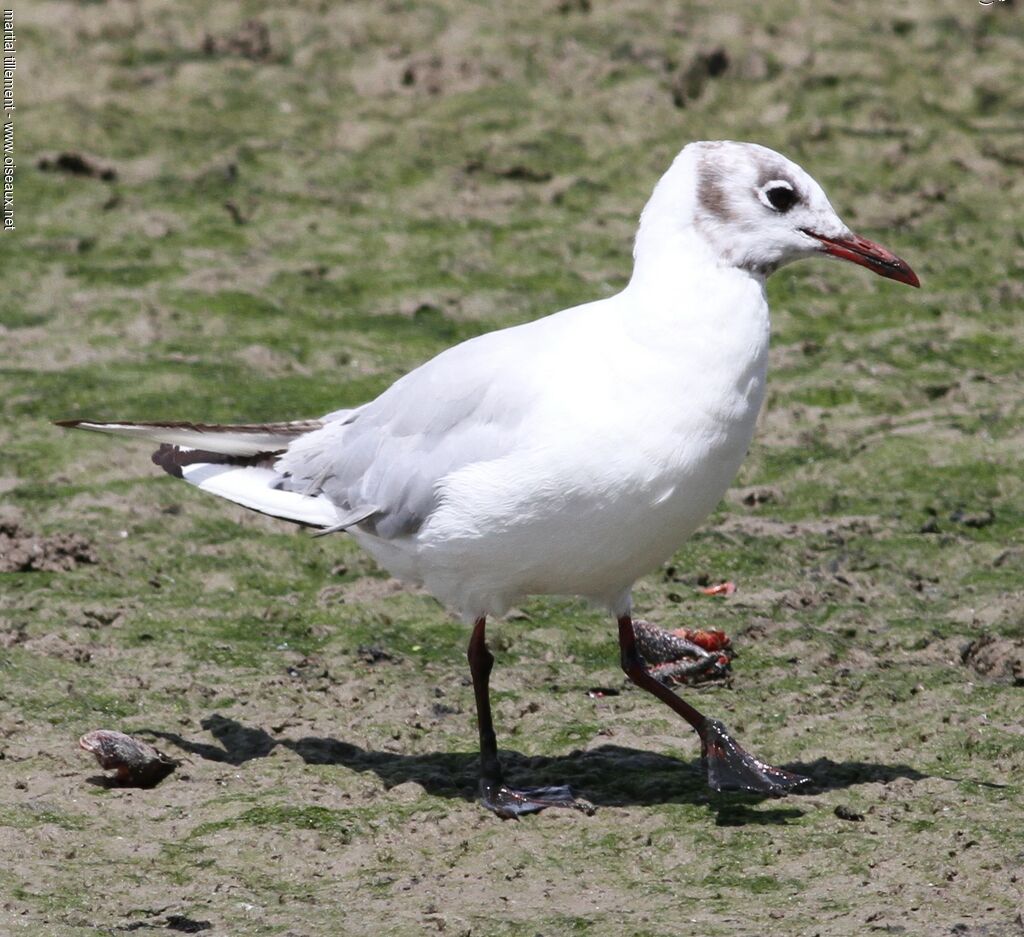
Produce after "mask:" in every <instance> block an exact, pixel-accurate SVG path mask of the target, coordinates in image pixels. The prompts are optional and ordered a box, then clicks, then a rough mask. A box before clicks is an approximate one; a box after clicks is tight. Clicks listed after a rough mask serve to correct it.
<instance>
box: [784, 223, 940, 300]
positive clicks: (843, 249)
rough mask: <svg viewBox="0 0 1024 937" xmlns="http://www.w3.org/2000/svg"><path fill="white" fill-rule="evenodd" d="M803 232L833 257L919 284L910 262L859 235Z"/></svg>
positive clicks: (903, 280) (883, 274)
mask: <svg viewBox="0 0 1024 937" xmlns="http://www.w3.org/2000/svg"><path fill="white" fill-rule="evenodd" d="M804 234H809V235H810V236H811V237H812V238H816V239H817V240H819V241H821V243H822V245H824V250H825V253H826V254H831V255H832V256H833V257H840V258H842V259H843V260H852V261H853V262H854V263H855V264H860V265H861V266H862V267H867V268H868V270H873V271H874V272H875V273H877V274H878V275H879V276H880V277H888V279H890V280H899V282H900V283H906V284H907V285H908V286H920V285H921V281H920V280H918V278H917V274H916V273H914V271H913V270H911V269H910V264H908V263H907V262H906V261H905V260H901V259H900V258H899V257H897V256H896V255H895V254H894V253H892V252H891V251H888V250H886V249H885V248H884V247H882V245H881V244H876V243H875V242H874V241H869V240H868V239H867V238H862V237H860V235H857V234H851V235H850V236H849V237H845V238H830V237H825V235H823V234H816V233H815V232H814V231H808V230H807V229H806V228H804Z"/></svg>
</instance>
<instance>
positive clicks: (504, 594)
mask: <svg viewBox="0 0 1024 937" xmlns="http://www.w3.org/2000/svg"><path fill="white" fill-rule="evenodd" d="M821 254H826V255H830V256H833V257H839V258H842V259H844V260H850V261H853V262H854V263H857V264H860V265H862V266H864V267H867V268H868V269H869V270H873V271H874V272H875V273H878V274H880V275H881V276H884V277H889V278H890V279H893V280H898V281H900V282H901V283H907V284H910V285H911V286H918V285H919V284H918V280H917V277H916V276H915V274H914V272H913V271H912V270H911V269H910V267H909V266H908V265H907V264H906V263H904V261H902V260H900V258H898V257H896V256H895V255H894V254H891V253H890V252H889V251H887V250H886V249H885V248H883V247H880V246H879V245H878V244H875V243H873V242H871V241H868V240H866V239H865V238H861V237H858V236H857V235H855V234H853V233H852V232H851V231H850V229H849V228H848V227H847V226H846V225H845V224H843V222H842V221H841V220H840V219H839V216H838V215H837V214H836V213H835V211H834V210H833V208H832V206H831V205H830V204H829V201H828V199H827V198H826V196H825V193H824V192H823V191H822V189H821V186H819V185H818V183H817V182H815V181H814V180H813V179H812V178H811V177H810V176H809V175H808V174H807V173H806V172H804V170H803V169H801V168H800V167H799V166H797V165H796V164H794V163H792V162H790V161H789V160H788V159H786V158H785V157H783V156H781V155H780V154H778V153H776V152H774V151H773V150H770V149H767V148H765V147H763V146H758V145H756V144H752V143H734V142H729V141H717V142H703V143H691V144H690V145H689V146H687V147H686V148H685V149H683V150H682V152H680V153H679V155H678V156H677V157H676V159H675V161H674V162H673V163H672V166H671V167H670V168H669V170H668V172H666V173H665V175H664V176H663V177H662V178H661V181H660V182H659V183H658V185H657V186H656V188H655V190H654V194H653V195H652V196H651V199H650V201H649V202H648V203H647V206H646V207H645V208H644V210H643V214H642V215H641V218H640V228H639V232H638V233H637V237H636V246H635V249H634V259H635V263H634V267H633V275H632V278H631V279H630V281H629V284H628V285H627V286H626V288H625V289H624V290H623V291H622V292H621V293H619V294H618V295H616V296H612V297H610V298H608V299H602V300H598V301H596V302H591V303H586V304H585V305H582V306H575V307H573V308H571V309H566V310H563V311H562V312H559V313H556V314H554V315H551V316H548V317H547V318H543V319H538V320H537V321H535V322H530V323H527V324H526V325H520V326H516V327H514V328H509V329H503V330H501V331H497V332H491V333H489V334H487V335H482V336H480V337H478V338H474V339H471V340H470V341H467V342H463V343H462V344H461V345H457V346H455V347H454V348H450V349H448V350H447V351H445V352H442V353H441V354H439V355H438V356H437V357H436V358H433V359H432V360H430V361H428V362H427V363H426V364H424V365H422V366H421V367H419V368H417V369H416V370H414V371H412V372H410V373H409V374H407V375H406V376H405V377H403V378H401V379H400V380H398V381H396V382H395V383H394V384H393V385H392V386H391V387H390V388H388V389H387V390H386V391H384V393H382V394H381V395H380V396H379V397H377V398H376V399H375V400H373V401H371V402H369V403H367V404H365V405H363V406H361V407H356V408H354V409H352V410H340V411H337V412H335V413H331V414H328V415H327V416H325V417H323V418H322V419H320V420H311V421H310V420H305V421H301V422H293V423H272V424H261V425H254V426H214V425H207V424H201V423H129V422H118V423H100V422H90V421H84V420H74V421H68V422H66V423H64V424H62V425H68V426H77V427H79V428H82V429H91V430H99V431H102V432H109V433H120V434H122V435H127V436H137V437H142V438H145V439H148V440H152V441H156V442H158V443H161V445H160V448H159V449H158V450H157V452H156V453H155V454H154V456H153V459H154V461H155V462H157V463H158V464H159V465H161V466H163V468H164V469H166V470H167V471H168V472H169V473H170V474H172V475H175V476H177V477H179V478H184V479H185V480H186V481H188V482H191V483H192V484H194V485H197V486H198V487H199V488H202V489H204V490H205V491H209V492H212V493H214V494H217V495H220V496H221V497H224V498H227V499H229V500H231V501H234V502H236V503H238V504H241V505H244V506H245V507H247V508H252V509H253V510H256V511H262V512H264V513H266V514H271V515H274V516H275V517H281V518H284V519H286V520H291V521H296V522H298V523H301V524H306V525H310V526H313V527H319V528H322V529H323V530H325V531H334V530H345V531H347V532H348V533H349V534H351V535H352V536H353V537H355V539H356V540H357V542H358V543H359V544H360V545H361V546H363V547H364V548H365V549H366V550H367V551H368V552H369V553H370V554H372V555H373V557H374V558H375V559H376V560H377V561H378V562H379V563H380V564H381V565H382V566H383V567H384V568H386V569H387V570H389V571H390V572H391V573H392V574H393V575H395V576H397V577H399V578H400V579H402V580H404V581H405V582H408V583H416V584H420V585H423V586H424V587H425V588H426V589H427V590H428V591H430V592H431V593H432V594H433V595H434V596H436V597H437V598H438V599H439V600H440V601H441V602H442V603H444V605H446V606H447V607H448V608H449V609H452V610H453V611H455V612H457V613H458V614H460V615H461V616H462V617H463V619H465V621H466V622H467V623H472V624H473V633H472V637H471V639H470V643H469V666H470V671H471V673H472V676H473V689H474V693H475V696H476V706H477V720H478V724H479V729H480V757H481V781H480V789H481V797H482V801H483V803H484V804H485V806H487V807H488V808H490V809H491V810H493V811H495V812H496V813H497V814H499V815H501V816H515V815H518V814H521V813H526V812H530V811H534V810H539V809H542V808H544V807H546V806H553V805H571V804H573V803H575V801H574V800H573V798H572V796H571V794H570V793H569V791H568V789H567V788H534V789H529V790H513V789H512V788H510V787H508V786H507V785H506V784H505V783H504V779H503V774H502V769H501V764H500V762H499V759H498V750H497V744H496V741H495V735H494V728H493V724H492V721H491V708H490V702H489V692H488V679H489V675H490V671H491V666H492V663H493V657H492V656H491V654H490V652H489V651H488V649H487V644H486V642H485V634H484V626H485V621H486V617H487V616H488V615H501V614H503V613H504V612H505V611H507V610H508V608H509V607H510V606H511V605H512V604H513V603H515V602H516V601H518V600H519V599H520V598H521V597H523V596H525V595H533V594H559V595H580V596H584V597H586V598H588V599H590V600H591V601H593V602H596V603H598V604H600V605H602V606H604V607H605V608H607V609H608V611H609V612H610V613H611V614H612V615H613V616H614V617H615V619H616V620H617V622H618V628H619V644H620V648H621V661H622V667H623V669H624V670H625V672H626V674H627V675H628V676H629V677H630V678H631V679H632V680H633V681H634V682H635V683H636V684H638V685H639V686H641V687H643V688H644V689H645V690H647V691H649V692H650V693H653V694H654V695H655V696H657V697H658V698H659V699H661V700H662V701H663V702H665V703H667V704H668V705H669V706H671V707H672V709H674V710H675V711H676V712H677V713H678V714H679V715H680V716H682V717H683V718H684V719H685V720H686V721H687V722H689V724H690V725H691V726H692V727H693V728H694V729H695V730H696V731H697V733H698V735H699V736H700V738H701V742H702V749H703V756H704V763H705V765H706V767H707V774H708V782H709V783H710V785H711V786H712V787H714V788H716V789H719V790H720V789H735V788H740V789H746V790H751V791H759V792H764V793H772V794H774V793H783V792H785V791H786V790H789V789H790V788H792V787H794V786H795V785H797V784H799V783H800V782H801V781H802V780H803V779H802V778H799V777H797V776H795V775H792V774H789V773H788V772H785V771H782V770H780V769H778V768H773V767H772V766H771V765H768V764H766V763H764V762H762V761H760V760H759V759H757V758H755V757H753V756H752V755H750V754H748V753H747V752H745V751H744V750H743V749H742V748H741V747H740V746H739V745H738V744H737V743H736V742H735V741H734V740H733V739H732V738H731V737H730V736H729V734H728V733H727V732H726V730H725V729H724V727H723V726H722V725H721V723H719V722H717V721H716V720H712V719H708V718H706V717H705V716H704V715H703V714H701V713H700V712H698V711H697V710H696V709H695V708H694V707H693V706H691V705H689V703H687V702H685V701H684V700H682V699H681V698H680V697H679V696H677V695H676V694H675V693H674V692H672V691H671V690H670V689H668V688H666V687H665V686H663V685H662V684H661V683H659V682H658V681H657V680H655V679H654V678H653V677H652V676H651V675H650V673H649V672H648V670H647V668H646V666H645V664H644V661H643V659H642V658H641V656H640V655H639V653H638V652H637V648H636V639H635V634H634V629H633V621H632V617H631V614H632V604H631V598H630V590H631V588H632V586H633V584H634V583H635V582H636V580H637V579H638V578H639V577H640V576H642V575H644V574H645V573H648V572H650V571H651V570H653V569H655V568H656V567H658V566H659V564H661V563H663V562H664V561H665V560H666V559H668V558H669V557H670V556H671V555H672V553H673V552H674V551H675V550H676V548H677V547H679V545H680V544H681V543H682V542H683V541H684V540H686V538H687V537H689V536H690V534H692V533H693V531H694V530H695V529H696V528H697V526H698V525H699V524H700V523H701V522H702V521H703V520H704V518H706V517H707V516H708V514H709V513H710V512H711V511H712V509H713V508H714V507H715V505H716V504H717V503H718V501H719V500H720V499H721V497H722V495H723V494H724V493H725V490H726V488H727V487H728V486H729V484H730V482H731V481H732V479H733V477H734V475H735V474H736V471H737V469H738V468H739V465H740V462H741V461H742V459H743V457H744V455H745V454H746V452H747V447H748V446H749V444H750V439H751V435H752V434H753V432H754V424H755V422H756V420H757V414H758V411H759V410H760V408H761V402H762V400H763V398H764V390H765V375H766V368H767V363H768V333H769V322H768V304H767V301H766V298H765V280H766V278H767V277H768V276H769V274H771V273H773V272H774V271H775V270H777V269H778V268H779V267H781V266H783V265H784V264H787V263H790V262H791V261H794V260H799V259H801V258H805V257H815V256H819V255H821Z"/></svg>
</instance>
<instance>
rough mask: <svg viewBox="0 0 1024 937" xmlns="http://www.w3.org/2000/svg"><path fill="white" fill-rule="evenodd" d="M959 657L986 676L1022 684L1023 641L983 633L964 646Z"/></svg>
mask: <svg viewBox="0 0 1024 937" xmlns="http://www.w3.org/2000/svg"><path fill="white" fill-rule="evenodd" d="M960 658H961V660H962V661H963V662H964V664H965V665H966V666H968V667H971V668H973V669H974V670H976V671H977V672H978V673H980V674H982V675H984V676H986V677H991V678H992V679H994V680H1009V681H1010V682H1011V683H1013V685H1014V686H1024V641H1011V640H1009V639H1008V638H997V637H996V636H995V635H992V634H983V635H982V636H981V637H980V638H975V639H974V640H973V641H971V643H970V644H968V645H967V646H966V647H964V649H963V651H962V652H961V654H960Z"/></svg>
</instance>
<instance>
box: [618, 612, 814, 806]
mask: <svg viewBox="0 0 1024 937" xmlns="http://www.w3.org/2000/svg"><path fill="white" fill-rule="evenodd" d="M619 651H620V654H621V657H622V669H623V670H624V671H625V672H626V676H628V677H629V679H630V680H632V681H633V682H634V683H635V684H636V685H637V686H638V687H640V688H641V689H644V690H647V692H648V693H651V694H653V695H654V696H656V697H658V699H660V700H661V701H662V702H663V703H665V704H666V705H667V706H669V707H671V708H672V709H673V710H674V711H675V712H677V713H678V714H679V715H680V716H682V717H683V718H684V719H685V720H686V721H687V722H688V723H690V725H691V726H693V728H694V730H695V731H696V733H697V735H699V736H700V741H701V757H702V759H703V761H704V765H705V768H706V770H707V774H708V784H709V785H710V786H711V787H712V788H714V789H715V790H716V791H723V790H745V791H754V792H757V793H762V794H784V793H786V792H787V791H789V790H791V789H792V788H794V787H797V786H798V785H800V784H803V783H805V782H806V780H807V779H806V778H802V777H800V776H799V775H796V774H790V772H788V771H783V770H782V769H781V768H774V767H772V766H771V765H769V764H767V763H766V762H763V761H761V760H760V759H759V758H755V757H754V756H753V755H751V754H750V753H749V752H747V751H745V750H744V749H743V748H742V747H741V746H740V745H739V743H738V742H737V741H736V740H735V739H733V737H732V736H731V735H730V734H729V733H728V731H727V730H726V728H725V726H723V725H722V723H720V722H719V721H718V720H716V719H708V718H707V717H706V716H705V715H704V714H703V713H701V712H699V711H698V710H696V709H694V707H693V706H691V705H690V704H689V703H687V702H686V700H684V699H681V698H680V697H679V696H677V695H676V694H675V693H673V692H672V691H671V690H670V689H669V688H668V687H666V686H663V685H662V684H661V683H659V682H658V681H657V680H656V679H655V678H654V677H652V676H651V674H650V673H649V672H648V670H647V665H646V664H645V663H644V661H643V658H642V657H641V656H640V653H639V652H638V651H637V649H636V635H635V634H634V632H633V620H632V618H631V617H630V616H629V615H623V616H622V617H621V618H620V619H619Z"/></svg>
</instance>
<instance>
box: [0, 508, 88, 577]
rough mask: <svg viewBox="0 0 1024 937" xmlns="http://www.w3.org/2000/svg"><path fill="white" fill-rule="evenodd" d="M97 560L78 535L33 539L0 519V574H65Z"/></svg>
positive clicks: (16, 524) (86, 543)
mask: <svg viewBox="0 0 1024 937" xmlns="http://www.w3.org/2000/svg"><path fill="white" fill-rule="evenodd" d="M98 561H99V558H98V557H97V555H96V551H95V550H94V549H93V547H92V544H91V543H90V542H89V541H88V540H87V539H86V538H85V537H83V536H82V535H81V534H74V533H63V534H52V535H50V536H47V537H43V536H36V535H35V534H33V533H31V532H30V531H28V530H25V528H24V527H22V526H21V525H20V524H18V523H16V522H15V521H4V520H0V573H28V572H43V573H57V572H68V571H69V570H72V569H74V568H75V567H77V566H81V565H82V564H84V563H96V562H98Z"/></svg>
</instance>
